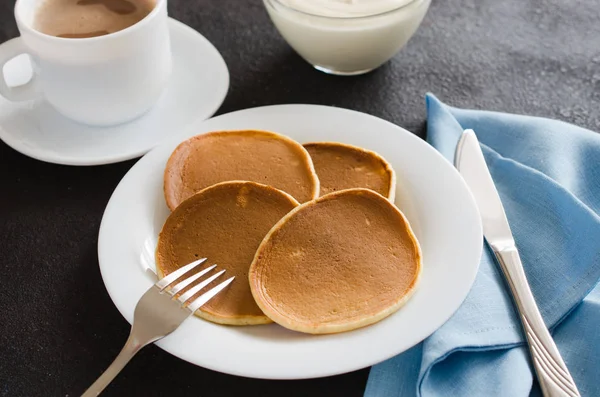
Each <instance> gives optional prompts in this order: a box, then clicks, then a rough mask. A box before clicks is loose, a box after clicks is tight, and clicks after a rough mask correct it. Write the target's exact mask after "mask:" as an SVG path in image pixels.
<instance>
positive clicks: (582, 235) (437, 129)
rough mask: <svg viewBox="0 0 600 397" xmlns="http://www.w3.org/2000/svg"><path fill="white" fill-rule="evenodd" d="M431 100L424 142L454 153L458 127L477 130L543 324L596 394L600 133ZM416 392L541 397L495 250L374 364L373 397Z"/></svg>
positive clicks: (599, 386)
mask: <svg viewBox="0 0 600 397" xmlns="http://www.w3.org/2000/svg"><path fill="white" fill-rule="evenodd" d="M426 99H427V136H428V142H429V143H430V144H431V145H433V146H434V147H435V148H436V149H437V150H439V151H440V152H441V153H442V154H443V155H444V156H445V157H446V159H448V161H450V162H453V160H454V150H455V148H456V144H457V142H458V139H459V137H460V135H461V133H462V131H463V130H464V129H467V128H472V129H473V130H475V133H476V134H477V137H478V138H479V140H480V142H481V147H482V150H483V152H484V156H485V159H486V162H487V164H488V167H489V168H490V171H491V174H492V177H493V178H494V181H495V183H496V186H497V188H498V191H499V193H500V196H501V198H502V202H503V204H504V207H505V210H506V213H507V217H508V221H509V222H510V225H511V228H512V230H513V234H514V236H515V240H516V242H517V246H518V248H519V251H520V253H521V259H522V261H523V266H524V268H525V272H526V274H527V277H528V280H529V283H530V285H531V289H532V291H533V294H534V296H535V298H536V301H537V303H538V306H539V308H540V311H541V313H542V315H543V317H544V320H545V322H546V325H548V326H549V327H550V329H551V330H552V334H553V336H554V340H555V341H556V343H557V345H558V348H559V350H560V352H561V354H562V357H563V359H564V360H565V362H566V364H567V366H568V367H569V370H570V372H571V375H572V376H573V378H574V379H575V382H576V383H577V386H578V388H579V391H580V393H581V395H582V396H600V380H599V379H598V376H599V375H600V286H599V285H598V280H599V279H600V134H597V133H594V132H592V131H588V130H585V129H582V128H579V127H575V126H573V125H570V124H567V123H564V122H560V121H555V120H548V119H543V118H535V117H527V116H518V115H509V114H502V113H495V112H487V111H475V110H463V109H457V108H452V107H449V106H447V105H444V104H443V103H441V102H440V101H439V100H438V99H437V98H436V97H434V96H433V95H427V98H426ZM424 265H425V266H427V263H425V264H424ZM398 332H402V331H401V330H399V331H398ZM414 395H417V396H424V397H429V396H469V397H472V396H486V397H490V396H511V397H519V396H529V395H540V391H539V385H538V384H537V381H536V380H535V379H534V376H533V369H532V367H531V364H530V360H529V356H528V352H527V349H526V347H525V344H524V339H523V335H522V332H521V328H520V323H519V321H518V318H517V317H516V314H515V309H514V307H513V304H512V300H511V297H510V296H509V293H508V290H507V287H506V284H505V282H504V279H503V276H502V274H501V272H500V270H499V267H498V266H497V264H496V263H495V261H494V259H493V255H492V254H491V252H490V250H489V248H488V247H486V248H485V249H484V253H483V257H482V259H481V264H480V269H479V273H478V275H477V278H476V280H475V283H474V285H473V288H472V289H471V291H470V293H469V295H468V296H467V298H466V299H465V301H464V302H463V304H462V306H461V307H460V308H459V309H458V311H457V312H456V313H455V314H454V316H453V317H452V318H450V320H448V321H447V322H446V323H445V324H444V325H443V326H442V327H441V328H440V329H439V330H437V331H436V332H435V333H434V334H433V335H431V336H430V337H429V338H427V339H426V340H425V341H423V342H422V343H420V344H418V345H417V346H415V347H413V348H412V349H410V350H408V351H406V352H405V353H403V354H400V355H398V356H396V357H394V358H392V359H390V360H388V361H385V362H383V363H381V364H378V365H376V366H374V367H373V368H372V369H371V373H370V375H369V381H368V384H367V389H366V391H365V397H395V396H403V397H404V396H414Z"/></svg>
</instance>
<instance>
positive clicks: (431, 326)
mask: <svg viewBox="0 0 600 397" xmlns="http://www.w3.org/2000/svg"><path fill="white" fill-rule="evenodd" d="M243 128H248V129H265V130H271V131H277V132H279V133H282V134H285V135H287V136H289V137H291V138H293V139H295V140H297V141H298V142H300V143H305V142H314V141H334V142H343V143H347V144H351V145H357V146H361V147H364V148H367V149H371V150H374V151H376V152H378V153H379V154H381V155H382V156H384V157H385V158H386V159H387V160H388V161H389V162H390V164H392V166H393V167H394V169H395V170H396V174H397V178H398V187H397V189H396V201H395V203H396V205H397V206H398V208H400V209H401V210H402V211H403V212H404V214H405V215H406V217H407V218H408V220H409V221H410V223H411V225H412V227H413V230H414V231H415V234H416V236H417V238H418V239H419V242H420V243H421V248H422V250H423V274H422V278H421V281H420V283H419V285H418V288H417V291H416V292H415V294H414V295H413V297H412V298H411V299H410V300H409V301H408V302H407V303H406V305H405V306H404V307H402V308H401V309H400V310H399V311H398V312H396V313H394V314H392V315H391V316H389V317H388V318H386V319H384V320H383V321H381V322H379V323H377V324H373V325H371V326H369V327H365V328H361V329H357V330H355V331H351V332H345V333H341V334H333V335H308V334H301V333H298V332H292V331H288V330H286V329H284V328H282V327H280V326H278V325H276V324H269V325H255V326H247V327H230V326H223V325H217V324H213V323H209V322H207V321H204V320H201V319H199V318H195V317H194V318H190V319H189V320H187V321H186V322H185V323H183V325H182V326H181V327H179V329H177V330H176V331H175V332H173V334H171V335H169V336H167V337H166V338H164V339H162V340H161V341H159V342H158V343H157V345H158V346H160V347H161V348H163V349H165V350H166V351H168V352H170V353H172V354H174V355H175V356H177V357H179V358H182V359H184V360H187V361H189V362H191V363H194V364H197V365H200V366H202V367H205V368H210V369H213V370H216V371H220V372H225V373H229V374H233V375H241V376H247V377H256V378H270V379H298V378H314V377H319V376H328V375H335V374H339V373H343V372H348V371H354V370H357V369H359V368H363V367H367V366H369V365H373V364H375V363H377V362H380V361H383V360H385V359H387V358H390V357H392V356H394V355H396V354H398V353H401V352H403V351H405V350H406V349H408V348H410V347H412V346H414V345H415V344H416V343H418V342H420V341H422V340H423V339H424V338H426V337H427V336H429V335H430V334H431V333H432V332H433V331H435V330H436V329H437V328H438V327H440V326H441V325H442V324H444V322H446V320H448V318H450V316H451V315H452V313H454V312H455V311H456V309H458V307H459V306H460V304H461V303H462V301H463V300H464V298H465V297H466V296H467V293H468V292H469V289H470V288H471V285H472V283H473V280H474V279H475V275H476V273H477V268H478V266H479V259H480V257H481V251H482V247H483V245H482V241H483V237H482V231H481V218H480V217H479V212H478V211H477V206H476V205H475V202H474V201H473V197H472V196H471V193H470V192H469V189H468V187H467V186H466V184H465V182H464V181H463V179H462V178H461V176H460V175H459V174H458V172H457V171H456V169H455V168H454V167H453V166H452V164H450V163H449V162H448V161H446V160H445V159H444V158H443V157H442V156H441V155H440V154H439V153H438V152H437V151H436V150H435V149H434V148H432V147H431V146H429V145H428V144H427V143H426V142H425V141H423V140H421V139H419V138H418V137H416V136H415V135H413V134H411V133H410V132H408V131H406V130H404V129H402V128H400V127H398V126H395V125H393V124H391V123H388V122H387V121H384V120H381V119H378V118H376V117H373V116H369V115H367V114H364V113H359V112H355V111H351V110H346V109H339V108H333V107H326V106H315V105H279V106H267V107H261V108H255V109H246V110H241V111H238V112H234V113H229V114H225V115H221V116H218V117H214V118H212V119H210V120H205V121H202V122H199V123H194V124H193V125H191V126H190V129H189V130H188V131H187V132H186V134H184V135H180V136H179V137H173V139H169V140H168V141H167V142H164V143H163V144H161V145H160V146H158V147H156V148H155V149H154V150H152V151H151V152H150V153H148V154H147V155H146V156H144V157H143V158H142V159H141V160H140V161H138V162H137V163H136V164H135V165H134V166H133V167H132V168H131V170H130V171H129V172H128V173H127V175H125V177H124V178H123V180H122V181H121V182H120V183H119V186H117V188H116V190H115V192H114V193H113V195H112V197H111V198H110V201H109V203H108V205H107V207H106V211H105V212H104V217H103V218H102V224H101V226H100V235H99V238H98V258H99V262H100V270H101V272H102V278H103V279H104V284H105V285H106V289H107V291H108V293H109V295H110V297H111V298H112V300H113V302H114V303H115V305H116V306H117V308H118V309H119V310H120V312H121V313H122V314H123V316H124V317H125V318H126V319H127V321H129V322H131V321H132V320H133V312H134V308H135V305H136V303H137V301H138V300H139V298H140V297H141V296H142V294H143V293H144V292H145V291H146V290H147V289H148V288H150V287H151V286H152V284H153V283H154V282H155V281H156V278H155V277H154V276H153V275H152V273H151V272H150V271H149V270H151V269H153V268H154V252H155V248H156V241H157V237H158V233H159V232H160V230H161V228H162V225H163V223H164V221H165V219H166V218H167V216H168V215H169V210H168V208H167V206H166V205H165V199H164V194H163V175H164V168H165V163H166V161H167V159H168V158H169V155H170V154H171V152H172V151H173V149H175V147H176V146H177V144H178V143H179V142H180V141H181V140H183V139H185V138H186V137H187V136H192V135H195V134H201V133H205V132H208V131H217V130H228V129H243ZM132 203H135V205H131V204H132ZM307 266H310V264H307ZM234 282H248V281H247V280H241V279H240V280H235V281H234Z"/></svg>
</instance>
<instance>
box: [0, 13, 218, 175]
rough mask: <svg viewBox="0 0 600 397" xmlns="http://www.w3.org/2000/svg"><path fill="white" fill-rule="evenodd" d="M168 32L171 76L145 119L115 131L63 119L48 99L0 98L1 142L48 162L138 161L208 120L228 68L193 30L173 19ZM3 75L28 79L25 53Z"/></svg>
mask: <svg viewBox="0 0 600 397" xmlns="http://www.w3.org/2000/svg"><path fill="white" fill-rule="evenodd" d="M169 33H170V37H171V50H172V53H173V74H172V75H171V80H170V82H169V84H168V86H167V88H166V89H165V92H164V94H163V95H162V96H161V98H160V99H159V100H158V102H157V103H156V105H154V107H153V108H152V109H150V111H149V112H147V113H146V114H144V115H143V116H142V117H140V118H138V119H137V120H134V121H132V122H129V123H126V124H121V125H117V126H114V127H107V128H98V127H90V126H86V125H83V124H79V123H76V122H74V121H72V120H70V119H68V118H66V117H64V116H62V115H61V114H59V113H58V112H57V111H56V110H54V108H52V107H51V106H50V105H49V104H48V103H47V102H46V101H44V100H36V101H26V102H10V101H8V100H6V99H4V98H2V97H0V139H2V140H3V141H4V142H6V144H7V145H9V146H11V147H12V148H13V149H15V150H17V151H19V152H21V153H23V154H25V155H27V156H29V157H33V158H35V159H38V160H42V161H47V162H49V163H57V164H66V165H97V164H108V163H115V162H118V161H123V160H128V159H132V158H135V157H139V156H141V155H142V154H144V153H146V152H148V151H149V150H150V149H152V148H153V147H155V146H156V145H158V144H159V143H160V142H162V141H163V140H165V139H166V138H169V137H170V136H171V134H172V133H173V131H180V130H182V129H184V128H185V127H187V126H188V125H189V124H190V123H192V122H194V121H197V120H204V119H207V118H209V117H210V116H212V115H213V114H214V113H215V112H216V111H217V109H218V108H219V106H221V104H222V103H223V100H224V99H225V95H227V90H228V89H229V72H228V70H227V65H226V64H225V61H224V60H223V58H222V57H221V54H219V52H218V51H217V50H216V48H215V47H213V45H212V44H211V43H210V42H209V41H208V40H206V39H205V38H204V36H202V35H201V34H200V33H198V32H196V31H195V30H194V29H192V28H190V27H189V26H187V25H184V24H183V23H181V22H178V21H176V20H174V19H170V20H169ZM0 72H1V70H0ZM4 73H5V76H6V80H7V81H8V82H9V83H11V85H21V84H24V83H26V82H27V81H29V79H30V78H31V64H30V62H29V59H28V57H27V55H21V56H19V57H17V58H15V59H13V60H11V61H10V62H9V63H7V64H6V67H5V70H4Z"/></svg>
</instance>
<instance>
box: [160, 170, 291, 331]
mask: <svg viewBox="0 0 600 397" xmlns="http://www.w3.org/2000/svg"><path fill="white" fill-rule="evenodd" d="M297 205H298V202H297V201H296V200H295V199H294V198H293V197H292V196H290V195H289V194H287V193H285V192H282V191H280V190H277V189H274V188H272V187H270V186H266V185H261V184H258V183H254V182H246V181H232V182H223V183H220V184H217V185H214V186H211V187H209V188H207V189H204V190H202V191H201V192H199V193H197V194H195V195H194V196H192V197H190V198H188V199H187V200H185V201H184V202H183V203H181V204H180V205H179V206H178V207H177V208H176V209H175V210H174V211H173V212H172V213H171V215H170V216H169V218H167V221H166V222H165V224H164V226H163V228H162V231H161V232H160V235H159V237H158V247H157V249H156V264H157V266H156V267H157V270H158V275H159V277H164V276H165V275H167V274H169V273H171V272H173V271H175V270H177V269H178V268H179V267H181V266H183V265H186V264H187V263H190V262H192V261H194V260H196V259H198V258H208V261H207V266H208V264H213V263H216V264H217V268H218V269H226V272H225V274H224V276H222V277H220V278H218V279H217V280H216V281H214V282H213V283H212V285H216V284H218V283H219V282H220V281H224V280H225V277H231V276H236V278H235V280H234V281H233V283H231V284H230V285H229V287H228V288H226V289H225V290H223V291H222V292H221V293H219V294H218V295H217V296H216V297H215V298H213V299H212V300H211V301H209V302H208V303H207V304H205V305H204V306H202V308H201V309H200V310H199V311H197V312H196V314H197V315H198V316H199V317H202V318H205V319H207V320H210V321H213V322H216V323H220V324H231V325H247V324H264V323H269V322H271V320H269V318H268V317H266V316H265V315H264V314H263V312H262V311H261V310H260V309H259V308H258V306H257V305H256V303H255V302H254V298H253V297H252V294H251V293H250V286H249V284H248V268H249V267H250V264H251V263H252V259H253V258H254V254H255V252H256V249H257V248H258V246H259V245H260V242H261V241H262V239H263V238H264V236H265V235H266V234H267V232H268V231H269V229H271V227H272V226H273V225H274V224H275V223H277V221H279V220H280V219H281V218H282V217H283V216H284V215H285V214H287V213H288V212H289V211H290V210H292V209H293V208H294V207H296V206H297ZM198 270H201V269H198ZM210 287H211V286H210V285H209V286H208V287H207V288H206V289H205V290H203V291H204V292H205V291H207V290H208V288H210ZM190 288H191V287H190ZM187 289H189V288H187ZM201 293H202V292H200V293H199V294H198V295H200V294H201Z"/></svg>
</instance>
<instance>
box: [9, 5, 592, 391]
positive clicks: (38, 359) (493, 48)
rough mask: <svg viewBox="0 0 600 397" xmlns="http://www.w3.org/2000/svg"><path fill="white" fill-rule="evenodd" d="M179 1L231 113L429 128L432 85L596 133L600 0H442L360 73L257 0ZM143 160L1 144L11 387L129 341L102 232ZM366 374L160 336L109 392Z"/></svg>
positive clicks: (314, 387) (52, 377)
mask: <svg viewBox="0 0 600 397" xmlns="http://www.w3.org/2000/svg"><path fill="white" fill-rule="evenodd" d="M13 5H14V0H0V42H1V41H4V40H6V39H9V38H11V37H14V36H16V35H17V29H16V26H15V23H14V21H13V16H12V7H13ZM169 11H170V14H171V16H173V17H174V18H176V19H179V20H181V21H183V22H185V23H187V24H188V25H190V26H192V27H193V28H195V29H197V30H199V31H200V32H201V33H202V34H203V35H205V36H206V37H207V38H208V39H209V40H210V41H211V42H212V43H214V45H215V46H216V47H217V48H218V49H219V51H221V53H222V54H223V57H224V58H225V61H226V62H227V64H228V66H229V69H230V73H231V88H230V92H229V95H228V96H227V99H226V101H225V103H224V104H223V106H222V107H221V109H220V110H219V113H225V112H229V111H233V110H237V109H242V108H248V107H254V106H260V105H269V104H277V103H289V102H295V103H319V104H326V105H335V106H340V107H346V108H350V109H356V110H360V111H363V112H367V113H371V114H374V115H376V116H379V117H382V118H384V119H387V120H390V121H392V122H394V123H397V124H399V125H401V126H404V127H406V128H408V129H409V130H411V131H413V132H415V133H417V134H419V135H421V136H423V135H424V127H425V123H424V120H425V107H424V101H423V96H424V94H425V93H426V92H427V91H432V92H434V93H436V94H437V95H438V96H439V97H440V98H441V99H442V100H444V101H446V102H448V103H450V104H452V105H455V106H460V107H469V108H481V109H492V110H499V111H507V112H514V113H524V114H531V115H539V116H546V117H552V118H558V119H562V120H565V121H569V122H572V123H575V124H578V125H580V126H582V127H587V128H590V129H593V130H596V131H598V130H600V0H586V1H581V0H580V1H570V2H568V1H565V0H502V1H497V0H446V1H443V0H437V1H436V0H434V1H433V4H432V6H431V8H430V10H429V13H428V14H427V16H426V18H425V20H424V22H423V24H422V26H421V28H420V29H419V31H418V32H417V34H416V35H415V37H414V38H413V39H412V40H411V41H410V43H409V44H408V46H407V47H406V48H405V49H404V50H402V51H401V52H400V54H399V55H397V56H396V58H395V59H393V60H392V61H391V62H389V63H388V64H386V65H385V66H383V67H382V68H380V69H379V70H377V71H376V72H374V73H371V74H368V75H365V76H361V77H354V78H340V77H333V76H327V75H325V74H322V73H320V72H317V71H315V70H313V69H311V68H310V67H309V66H308V65H307V64H306V63H304V62H303V61H302V60H301V59H300V58H299V57H298V56H297V55H295V54H294V53H293V52H292V51H291V50H290V48H289V47H288V46H287V45H286V44H285V42H284V41H283V40H282V39H281V38H280V37H279V36H278V34H277V32H276V31H275V29H274V28H273V26H272V25H271V23H270V21H269V20H268V17H267V14H266V12H265V10H264V8H263V5H262V3H261V1H259V0H212V1H210V0H170V5H169ZM134 163H135V161H128V162H125V163H120V164H114V165H107V166H101V167H89V168H86V167H66V166H58V165H52V164H45V163H42V162H39V161H36V160H32V159H29V158H27V157H25V156H23V155H21V154H19V153H17V152H15V151H13V150H12V149H10V148H8V147H7V146H6V145H4V144H3V143H0V181H1V185H0V186H1V187H0V277H1V281H0V283H1V284H0V316H1V317H0V395H1V396H37V395H40V396H46V395H47V396H65V395H69V396H75V395H79V394H80V393H81V392H82V391H83V390H84V389H85V388H86V387H87V386H88V385H89V384H90V383H91V382H92V381H93V380H94V379H95V378H96V377H97V376H98V375H99V374H100V373H101V371H102V370H104V369H105V367H106V366H107V365H108V364H109V363H110V362H111V360H112V359H113V358H114V357H115V355H116V354H117V353H118V351H119V350H120V348H121V346H122V344H123V343H124V341H125V339H126V337H127V334H128V331H129V325H128V324H127V323H126V321H125V320H124V319H123V318H122V317H121V315H120V314H119V313H118V312H117V309H116V308H115V307H114V306H113V304H112V302H111V300H110V298H109V297H108V294H107V293H106V290H105V289H104V285H103V284H102V281H101V278H100V272H99V270H98V260H97V254H96V242H97V235H98V227H99V224H100V219H101V217H102V213H103V210H104V207H105V205H106V203H107V201H108V199H109V197H110V194H111V192H112V191H113V189H114V188H115V186H116V185H117V183H118V182H119V180H120V179H121V178H122V177H123V175H124V174H125V173H126V172H127V170H128V169H129V168H130V167H131V166H132V165H133V164H134ZM209 343H210V342H209ZM232 359H234V358H233V357H232ZM367 376H368V370H366V369H365V370H361V371H357V372H354V373H350V374H346V375H342V376H337V377H332V378H325V379H315V380H304V381H285V382H284V381H265V380H253V379H244V378H237V377H233V376H229V375H223V374H220V373H215V372H212V371H208V370H205V369H202V368H199V367H195V366H193V365H190V364H187V363H185V362H183V361H181V360H179V359H177V358H175V357H172V356H170V355H168V354H167V353H164V352H163V351H162V350H160V349H158V348H157V347H155V346H150V347H148V348H146V349H145V350H143V351H142V352H141V353H140V354H139V356H137V357H136V358H135V359H134V360H133V362H132V363H131V364H130V365H129V366H128V367H127V368H126V369H125V370H124V371H123V373H122V374H121V375H120V376H119V377H118V378H117V380H116V381H115V382H114V383H113V384H112V385H111V386H110V387H109V389H107V392H106V395H118V396H126V395H127V396H130V395H131V396H133V395H136V396H153V395H154V396H159V395H167V394H169V395H174V396H184V395H187V396H202V397H203V396H233V395H246V396H282V395H284V396H288V397H291V396H348V397H352V396H361V395H362V393H363V390H364V385H365V382H366V379H367Z"/></svg>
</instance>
